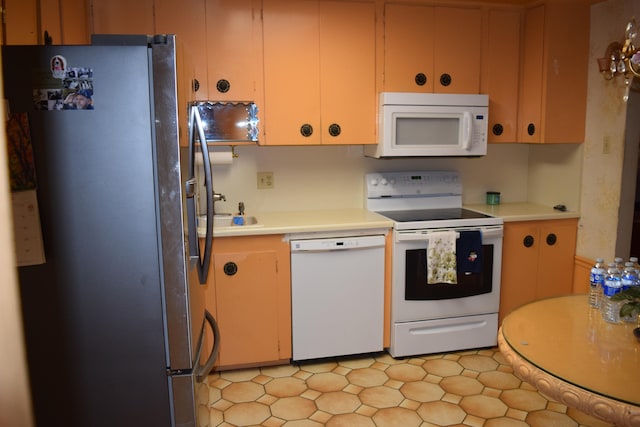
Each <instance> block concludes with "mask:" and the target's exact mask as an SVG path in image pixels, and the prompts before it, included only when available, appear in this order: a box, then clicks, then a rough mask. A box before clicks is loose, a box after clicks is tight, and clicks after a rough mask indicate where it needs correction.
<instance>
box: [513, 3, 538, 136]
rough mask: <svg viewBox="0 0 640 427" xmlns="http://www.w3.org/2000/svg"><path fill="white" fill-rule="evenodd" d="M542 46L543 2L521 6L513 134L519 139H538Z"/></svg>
mask: <svg viewBox="0 0 640 427" xmlns="http://www.w3.org/2000/svg"><path fill="white" fill-rule="evenodd" d="M543 47H544V5H541V6H536V7H533V8H530V9H527V10H525V13H524V44H523V52H525V53H526V54H524V55H522V68H521V70H522V74H521V82H520V100H519V104H520V108H519V115H518V131H517V138H518V141H519V142H540V135H541V129H542V123H541V116H542V111H541V108H542V90H543V86H542V71H543V66H542V60H543V55H544V53H543Z"/></svg>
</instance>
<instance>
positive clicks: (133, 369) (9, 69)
mask: <svg viewBox="0 0 640 427" xmlns="http://www.w3.org/2000/svg"><path fill="white" fill-rule="evenodd" d="M175 43H176V40H175V37H174V36H171V35H161V36H120V37H107V36H105V37H94V39H93V41H92V45H88V46H5V47H3V51H2V62H3V70H4V91H5V97H6V98H7V101H8V102H7V106H8V109H9V113H10V115H11V116H13V117H16V116H17V117H21V119H22V123H23V124H24V127H23V130H24V132H22V133H23V134H24V135H22V136H23V137H24V139H25V140H26V143H27V144H30V150H32V153H33V164H32V167H33V169H34V174H33V175H34V176H33V184H34V185H33V190H34V193H35V194H36V196H37V206H38V213H39V219H40V230H39V231H40V234H39V236H40V237H41V239H42V241H41V243H42V248H43V252H44V258H43V260H41V261H40V262H32V263H30V265H23V266H20V267H19V282H20V284H19V285H20V291H21V299H22V311H23V318H24V329H25V341H26V347H27V359H28V360H27V362H28V366H29V377H30V378H29V380H30V385H31V390H32V398H33V405H34V412H35V419H36V423H37V426H62V425H64V426H83V427H87V426H92V427H94V426H109V427H113V426H119V427H121V426H137V427H139V426H154V427H158V426H195V425H197V419H201V420H205V422H204V423H203V424H206V422H207V420H208V415H207V414H206V398H207V396H206V393H207V390H206V386H205V385H204V384H203V379H204V378H206V376H207V374H208V371H209V370H210V369H211V367H212V364H213V362H214V360H215V357H216V352H217V344H218V343H219V336H218V334H217V328H216V325H215V320H214V319H213V317H212V316H211V315H210V314H209V313H208V312H207V311H206V309H205V302H204V291H205V288H204V283H206V275H207V271H208V266H209V262H210V261H209V260H210V255H211V240H212V229H211V227H212V223H213V221H212V220H211V221H207V224H208V228H207V242H206V244H205V245H204V250H203V253H202V254H201V253H200V247H199V245H198V240H197V235H196V223H195V220H196V219H195V214H196V209H195V202H194V198H193V193H194V191H195V187H196V186H197V185H198V183H197V182H196V181H195V178H194V173H193V169H194V155H195V152H196V149H195V148H194V147H193V144H194V143H196V142H197V141H198V138H197V137H195V136H197V135H198V134H200V132H201V130H199V129H198V128H197V127H196V125H197V123H198V122H199V117H196V116H197V114H196V115H193V114H192V115H191V116H190V119H189V120H190V121H188V120H183V121H184V123H182V122H180V119H179V115H178V108H179V105H180V104H179V103H178V86H179V85H178V82H179V81H182V80H179V79H178V78H177V68H178V67H177V65H178V58H179V57H180V56H179V55H178V56H177V55H176V47H175ZM192 97H193V96H192V94H186V95H185V97H184V99H185V101H184V102H185V108H186V102H187V101H189V100H190V99H191V98H192ZM180 106H181V105H180ZM181 128H182V129H189V132H188V133H189V135H190V136H189V138H188V139H189V142H190V143H191V145H192V147H191V148H190V149H188V150H186V151H185V150H183V152H182V153H181V149H180V145H179V133H180V129H181ZM18 133H20V132H18ZM201 140H202V141H204V140H205V138H204V137H203V138H201ZM23 142H24V141H23ZM199 145H200V147H199V148H198V150H202V151H204V152H205V154H206V150H207V148H206V143H205V144H201V143H200V144H199ZM181 154H182V155H183V156H185V157H188V158H184V159H181ZM205 163H208V162H205ZM205 169H208V171H205V172H208V175H206V174H205V176H206V177H207V178H206V179H205V182H204V183H201V184H200V185H206V186H208V188H211V170H210V167H207V168H205ZM207 181H208V182H207ZM207 193H208V194H210V193H211V191H209V192H207ZM207 205H208V206H209V208H210V212H212V211H213V201H211V200H207ZM189 215H191V216H189ZM211 331H214V332H213V333H212V332H211ZM205 337H208V338H206V339H205ZM200 392H204V393H205V394H204V396H201V397H198V393H200ZM199 403H200V404H202V405H205V407H204V408H202V407H201V408H198V404H199ZM198 412H199V415H198Z"/></svg>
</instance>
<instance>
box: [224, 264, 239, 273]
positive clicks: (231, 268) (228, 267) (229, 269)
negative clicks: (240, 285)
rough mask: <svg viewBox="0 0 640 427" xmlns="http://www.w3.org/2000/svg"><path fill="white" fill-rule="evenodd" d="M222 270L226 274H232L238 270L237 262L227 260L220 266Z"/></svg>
mask: <svg viewBox="0 0 640 427" xmlns="http://www.w3.org/2000/svg"><path fill="white" fill-rule="evenodd" d="M222 270H223V271H224V274H226V275H227V276H233V275H234V274H236V273H237V272H238V264H236V263H235V262H228V263H226V264H225V265H224V267H222Z"/></svg>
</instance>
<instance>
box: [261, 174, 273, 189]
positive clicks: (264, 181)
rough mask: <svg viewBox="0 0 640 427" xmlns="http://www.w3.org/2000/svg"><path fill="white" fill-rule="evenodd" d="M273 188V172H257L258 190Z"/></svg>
mask: <svg viewBox="0 0 640 427" xmlns="http://www.w3.org/2000/svg"><path fill="white" fill-rule="evenodd" d="M273 187H274V182H273V172H258V189H271V188H273Z"/></svg>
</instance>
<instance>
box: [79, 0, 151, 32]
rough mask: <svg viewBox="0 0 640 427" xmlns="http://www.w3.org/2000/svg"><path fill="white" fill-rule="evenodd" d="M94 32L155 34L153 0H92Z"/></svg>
mask: <svg viewBox="0 0 640 427" xmlns="http://www.w3.org/2000/svg"><path fill="white" fill-rule="evenodd" d="M90 3H91V12H92V13H91V22H92V27H93V31H92V32H93V34H154V33H155V28H154V22H153V7H154V5H153V3H154V1H153V0H136V1H132V0H91V1H90Z"/></svg>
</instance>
